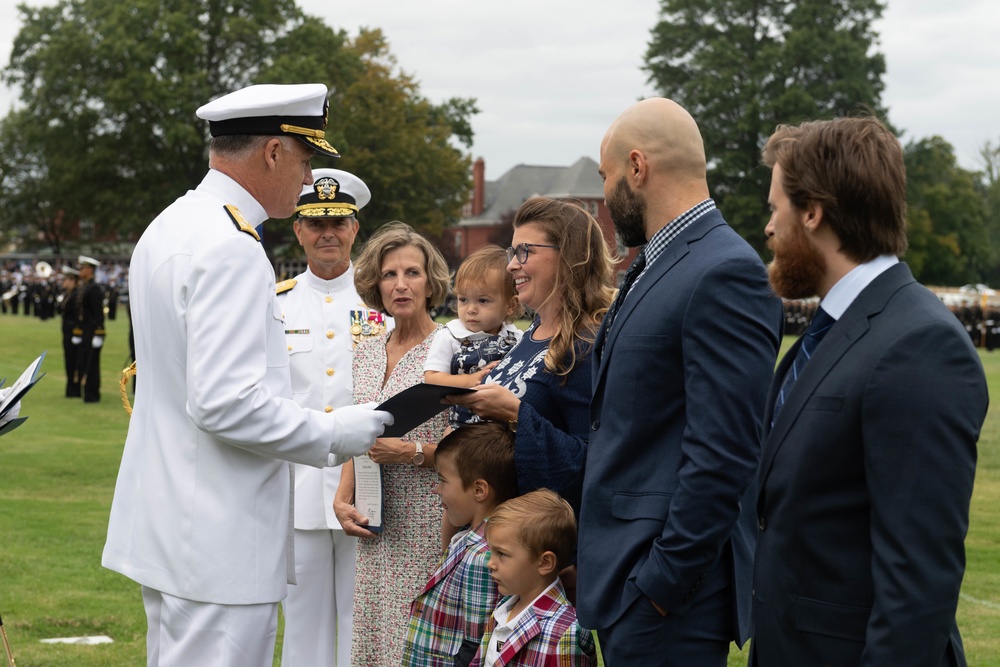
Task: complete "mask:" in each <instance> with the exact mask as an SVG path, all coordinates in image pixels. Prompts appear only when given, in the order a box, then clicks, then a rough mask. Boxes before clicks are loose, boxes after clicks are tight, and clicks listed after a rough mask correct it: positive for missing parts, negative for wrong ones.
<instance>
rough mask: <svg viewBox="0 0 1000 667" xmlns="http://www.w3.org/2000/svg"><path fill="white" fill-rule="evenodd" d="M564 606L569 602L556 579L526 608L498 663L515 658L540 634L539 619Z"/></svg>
mask: <svg viewBox="0 0 1000 667" xmlns="http://www.w3.org/2000/svg"><path fill="white" fill-rule="evenodd" d="M565 604H569V602H568V600H567V599H566V593H565V591H564V590H563V587H562V582H561V581H559V580H558V579H557V580H556V582H555V583H554V584H552V586H550V587H549V589H548V590H547V591H545V593H544V594H543V595H542V596H541V597H539V598H538V599H537V600H535V601H534V603H533V604H532V605H531V606H530V607H528V613H526V614H525V615H524V616H523V617H521V619H520V620H519V621H518V622H517V625H516V626H515V627H514V631H513V632H512V633H511V635H510V637H509V638H508V639H507V643H506V644H504V647H503V650H502V651H501V652H500V661H499V663H500V664H501V665H506V664H507V663H509V662H510V661H511V660H513V659H514V658H515V657H517V654H518V652H519V651H520V650H521V649H522V648H524V646H525V644H527V643H528V642H530V641H531V640H532V639H534V638H535V637H537V636H538V635H539V633H541V631H542V626H541V622H540V620H539V619H541V618H546V617H548V616H551V615H552V613H553V611H554V610H556V609H558V608H559V607H560V605H565Z"/></svg>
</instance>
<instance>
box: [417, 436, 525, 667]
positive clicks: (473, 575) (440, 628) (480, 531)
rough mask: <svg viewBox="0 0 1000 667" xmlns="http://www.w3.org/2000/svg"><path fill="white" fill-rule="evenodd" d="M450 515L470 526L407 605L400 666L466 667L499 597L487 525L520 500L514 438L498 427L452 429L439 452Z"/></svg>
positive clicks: (442, 490) (452, 521) (457, 522)
mask: <svg viewBox="0 0 1000 667" xmlns="http://www.w3.org/2000/svg"><path fill="white" fill-rule="evenodd" d="M434 462H435V464H436V466H437V471H438V483H437V486H436V487H435V489H434V492H435V493H437V494H438V495H439V496H441V503H442V504H443V505H444V511H445V516H446V517H447V519H448V522H449V523H450V524H451V525H453V526H455V527H466V528H468V529H467V530H464V531H460V532H459V533H458V534H457V535H455V537H453V538H452V540H451V544H450V545H449V547H448V552H447V553H446V554H445V556H444V559H443V560H442V561H441V564H440V565H439V566H438V568H437V570H436V571H435V572H434V574H433V575H431V578H430V581H428V582H427V584H426V585H425V586H424V589H423V591H421V593H420V595H418V596H417V598H416V599H415V600H414V601H413V603H412V604H411V605H410V622H409V625H408V626H407V629H406V643H405V644H404V646H403V665H406V666H411V667H453V666H454V667H466V666H467V665H468V664H469V662H470V661H471V660H472V657H473V656H474V655H475V653H476V650H477V649H478V648H479V641H480V639H481V638H482V636H483V631H484V630H485V628H486V621H487V619H488V618H489V616H490V614H491V613H492V612H493V608H494V607H495V606H496V604H497V601H498V600H499V599H500V595H499V593H498V591H497V586H496V584H495V583H494V582H493V579H492V578H491V577H490V572H489V569H488V568H487V566H486V564H487V561H489V557H490V552H489V548H488V547H487V546H486V537H485V530H486V522H487V520H488V517H489V515H490V513H491V512H492V511H493V509H494V508H495V507H496V506H497V505H499V504H500V503H501V502H503V501H505V500H507V499H508V498H512V497H514V496H515V495H517V471H516V470H515V468H514V434H513V433H512V432H511V431H509V430H508V429H507V427H506V425H502V424H499V423H497V422H483V423H479V424H468V425H465V426H462V428H460V429H457V430H455V431H452V432H451V433H449V434H448V435H447V436H445V437H444V438H443V439H442V440H441V442H440V443H438V446H437V450H436V452H435V453H434Z"/></svg>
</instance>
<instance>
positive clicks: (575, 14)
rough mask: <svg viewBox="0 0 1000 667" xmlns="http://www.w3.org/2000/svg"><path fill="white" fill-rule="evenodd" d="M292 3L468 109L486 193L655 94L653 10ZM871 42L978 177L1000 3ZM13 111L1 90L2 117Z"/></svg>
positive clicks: (997, 134)
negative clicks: (648, 63)
mask: <svg viewBox="0 0 1000 667" xmlns="http://www.w3.org/2000/svg"><path fill="white" fill-rule="evenodd" d="M25 1H26V2H27V4H29V5H38V4H52V0H25ZM298 2H299V6H300V7H302V8H303V10H305V12H306V13H308V14H311V15H313V16H317V17H320V18H322V19H323V21H324V22H325V23H326V24H327V25H330V26H332V27H335V28H343V29H345V30H347V31H348V32H349V33H351V34H355V33H356V32H357V30H358V28H360V27H362V26H366V27H377V28H381V29H382V30H383V32H384V33H385V35H386V36H387V38H388V40H389V44H390V48H391V51H392V53H393V54H394V55H395V56H396V57H397V59H398V61H399V64H400V66H401V67H402V68H403V69H404V70H405V71H407V72H409V73H411V74H413V75H414V76H415V77H416V79H417V80H418V81H419V82H420V85H421V92H422V93H423V95H424V96H425V97H427V98H428V99H430V100H431V101H433V102H441V101H443V100H446V99H448V98H449V97H474V98H476V99H477V100H478V105H479V109H480V113H479V114H478V115H477V116H476V117H475V118H474V119H473V129H474V131H475V144H474V146H473V153H474V155H475V156H476V157H483V158H484V159H485V160H486V176H487V178H488V179H490V180H493V179H496V178H498V177H499V176H501V175H502V174H503V172H505V171H506V170H507V169H509V168H510V167H512V166H514V165H516V164H520V163H524V164H537V165H555V166H564V165H569V164H572V163H573V162H575V161H576V160H578V159H579V158H580V157H582V156H584V155H586V156H589V157H592V158H594V159H595V160H596V159H597V157H598V149H599V146H600V141H601V138H602V137H603V135H604V131H605V130H606V129H607V127H608V125H609V124H610V123H611V121H612V120H614V118H615V116H617V115H618V113H619V112H621V111H622V110H623V109H624V108H625V107H627V106H628V105H630V104H631V103H632V102H634V101H636V100H637V99H640V98H642V97H647V96H649V95H652V94H654V91H653V89H652V88H651V87H650V86H649V85H648V84H647V83H646V76H645V74H644V73H643V72H642V71H641V69H640V67H641V65H642V58H643V54H644V52H645V49H646V43H647V41H648V40H649V31H650V29H651V28H652V26H653V25H654V24H655V23H656V19H657V13H658V7H659V3H658V2H657V0H616V1H615V2H614V3H612V2H608V1H607V0H601V1H598V0H531V1H529V0H507V1H506V2H479V1H476V0H419V1H416V2H412V1H411V2H405V1H403V0H363V1H362V2H357V1H353V2H342V1H341V0H298ZM16 4H17V0H0V63H2V64H3V65H6V64H7V62H8V61H9V58H10V49H11V44H12V40H13V37H14V35H15V34H16V32H17V30H18V29H19V27H20V26H19V24H18V23H17V11H16V8H15V7H16ZM878 31H879V32H880V33H881V43H880V49H881V51H882V53H884V54H885V57H886V61H887V68H888V72H887V73H886V76H885V79H884V81H885V84H886V90H885V93H884V97H883V101H884V102H885V105H886V106H887V107H888V109H889V118H890V120H891V121H892V122H893V123H894V124H895V125H896V126H897V127H898V128H900V129H901V130H903V131H904V132H905V134H904V135H903V141H904V142H906V141H910V140H913V139H920V138H924V137H929V136H932V135H940V136H942V137H944V138H945V139H946V140H947V141H949V142H950V143H951V144H952V145H953V146H954V147H955V151H956V155H957V157H958V160H959V163H960V164H961V165H962V166H963V167H966V168H968V169H979V168H980V167H981V162H980V160H979V149H980V147H981V146H982V145H983V143H985V142H986V141H987V140H989V141H993V142H994V143H997V142H1000V38H998V37H997V35H998V32H1000V2H998V1H997V0H948V1H946V2H942V1H941V0H889V3H888V9H887V11H886V14H885V17H884V18H883V20H882V21H881V22H880V23H879V25H878ZM11 102H12V95H11V92H10V91H9V90H6V89H0V114H5V113H6V112H7V110H8V109H9V108H10V105H11ZM192 113H193V110H192ZM192 118H193V116H192Z"/></svg>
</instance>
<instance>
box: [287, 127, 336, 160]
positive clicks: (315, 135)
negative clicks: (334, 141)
mask: <svg viewBox="0 0 1000 667" xmlns="http://www.w3.org/2000/svg"><path fill="white" fill-rule="evenodd" d="M281 131H282V132H284V133H285V134H299V135H302V136H303V137H305V138H306V141H308V142H309V143H311V144H316V145H317V146H319V147H321V148H323V149H325V150H328V151H332V152H334V153H339V152H340V151H338V150H337V149H336V148H334V147H333V146H331V145H330V143H329V142H328V141H327V140H326V132H324V131H323V130H314V129H312V128H311V127H301V126H299V125H289V124H288V123H282V124H281Z"/></svg>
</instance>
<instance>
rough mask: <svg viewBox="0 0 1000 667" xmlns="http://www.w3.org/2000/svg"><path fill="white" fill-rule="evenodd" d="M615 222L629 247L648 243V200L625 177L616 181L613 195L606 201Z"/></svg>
mask: <svg viewBox="0 0 1000 667" xmlns="http://www.w3.org/2000/svg"><path fill="white" fill-rule="evenodd" d="M604 203H605V204H606V205H607V207H608V213H610V214H611V221H612V222H614V223H615V231H616V232H618V238H619V240H620V241H621V242H622V243H623V244H625V245H626V246H627V247H629V248H635V247H637V246H641V245H644V244H645V243H646V200H644V199H643V198H642V197H640V196H639V195H637V194H635V193H634V192H632V191H631V190H630V189H629V187H628V183H627V182H626V181H625V177H624V176H622V177H621V178H619V179H618V182H617V183H615V187H614V189H613V190H612V191H611V197H610V198H608V199H606V200H605V202H604Z"/></svg>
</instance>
